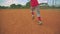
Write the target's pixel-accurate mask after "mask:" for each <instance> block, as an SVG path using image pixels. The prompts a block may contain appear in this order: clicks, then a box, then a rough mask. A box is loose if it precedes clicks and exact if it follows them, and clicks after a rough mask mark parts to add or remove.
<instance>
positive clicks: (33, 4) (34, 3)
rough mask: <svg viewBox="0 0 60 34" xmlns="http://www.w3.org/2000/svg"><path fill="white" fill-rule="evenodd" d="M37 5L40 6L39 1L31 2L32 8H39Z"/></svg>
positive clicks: (33, 0) (32, 0)
mask: <svg viewBox="0 0 60 34" xmlns="http://www.w3.org/2000/svg"><path fill="white" fill-rule="evenodd" d="M37 5H39V4H38V1H37V0H31V1H30V6H31V7H35V6H37Z"/></svg>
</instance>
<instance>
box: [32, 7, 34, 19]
mask: <svg viewBox="0 0 60 34" xmlns="http://www.w3.org/2000/svg"><path fill="white" fill-rule="evenodd" d="M31 13H32V19H34V8H33V7H31Z"/></svg>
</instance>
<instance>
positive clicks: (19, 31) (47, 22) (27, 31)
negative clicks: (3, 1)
mask: <svg viewBox="0 0 60 34" xmlns="http://www.w3.org/2000/svg"><path fill="white" fill-rule="evenodd" d="M30 11H31V10H29V9H0V34H60V9H41V10H40V11H41V12H40V13H41V17H42V22H43V24H42V25H38V24H37V20H36V19H37V18H35V20H32V17H31V12H30ZM35 16H36V13H35Z"/></svg>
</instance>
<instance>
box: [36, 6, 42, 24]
mask: <svg viewBox="0 0 60 34" xmlns="http://www.w3.org/2000/svg"><path fill="white" fill-rule="evenodd" d="M36 14H37V19H38V24H42V22H41V16H40V9H39V6H37V7H36Z"/></svg>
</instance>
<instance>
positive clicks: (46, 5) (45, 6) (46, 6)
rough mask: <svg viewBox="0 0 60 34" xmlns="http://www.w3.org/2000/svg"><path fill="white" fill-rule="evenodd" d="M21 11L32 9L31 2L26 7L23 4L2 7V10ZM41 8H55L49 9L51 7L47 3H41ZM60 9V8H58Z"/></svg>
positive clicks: (0, 7)
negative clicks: (20, 9)
mask: <svg viewBox="0 0 60 34" xmlns="http://www.w3.org/2000/svg"><path fill="white" fill-rule="evenodd" d="M7 8H8V9H15V8H17V9H19V8H30V2H27V3H26V5H21V4H17V5H16V4H11V5H10V6H9V7H7V6H0V9H7ZM40 8H55V7H54V6H52V7H49V5H48V4H47V3H41V4H40ZM57 8H60V7H57Z"/></svg>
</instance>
